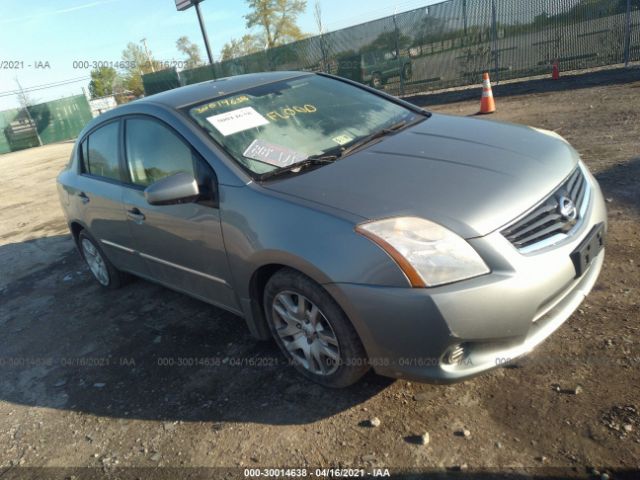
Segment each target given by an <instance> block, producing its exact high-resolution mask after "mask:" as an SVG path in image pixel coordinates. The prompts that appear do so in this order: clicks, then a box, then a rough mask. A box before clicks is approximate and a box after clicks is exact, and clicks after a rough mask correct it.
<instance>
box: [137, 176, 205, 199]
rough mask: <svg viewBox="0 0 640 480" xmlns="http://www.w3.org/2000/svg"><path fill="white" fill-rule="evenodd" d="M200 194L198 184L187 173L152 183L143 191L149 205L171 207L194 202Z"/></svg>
mask: <svg viewBox="0 0 640 480" xmlns="http://www.w3.org/2000/svg"><path fill="white" fill-rule="evenodd" d="M199 194H200V190H199V189H198V183H197V182H196V179H195V178H193V176H192V175H189V174H188V173H176V174H175V175H170V176H168V177H165V178H163V179H162V180H158V181H157V182H155V183H152V184H151V185H149V186H148V187H147V188H145V190H144V197H145V198H146V199H147V202H149V204H151V205H173V204H176V203H185V202H190V201H193V200H195V199H196V198H197V197H198V195H199Z"/></svg>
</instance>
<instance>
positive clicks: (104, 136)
mask: <svg viewBox="0 0 640 480" xmlns="http://www.w3.org/2000/svg"><path fill="white" fill-rule="evenodd" d="M120 130H121V124H120V121H119V120H114V121H112V122H109V123H106V124H103V125H101V126H99V127H98V128H96V129H95V130H92V131H91V132H90V133H89V134H88V135H87V136H85V138H84V139H83V140H82V142H81V143H80V147H79V157H80V172H79V173H80V175H79V176H78V180H77V183H76V184H75V189H74V191H73V192H70V193H71V194H70V201H71V202H73V206H72V208H74V210H75V211H76V212H77V216H78V218H80V219H82V221H83V223H84V224H85V225H86V226H87V228H88V230H89V233H90V235H91V236H92V237H94V239H95V240H96V241H97V242H99V244H100V246H101V247H102V249H103V250H104V252H105V253H106V255H107V257H108V258H109V260H111V262H112V263H113V264H114V265H115V266H116V267H117V268H119V269H121V270H127V271H130V272H133V273H138V274H145V266H144V263H143V262H142V261H141V259H140V258H139V257H137V256H136V255H135V254H134V251H133V249H132V239H131V234H130V231H129V227H128V225H127V221H126V217H125V211H124V207H123V205H122V192H123V174H124V169H123V164H122V158H121V154H120V148H119V144H120V137H121V131H120Z"/></svg>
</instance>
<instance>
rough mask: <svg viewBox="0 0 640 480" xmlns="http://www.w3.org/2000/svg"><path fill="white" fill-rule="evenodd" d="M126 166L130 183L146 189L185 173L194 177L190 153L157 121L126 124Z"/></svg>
mask: <svg viewBox="0 0 640 480" xmlns="http://www.w3.org/2000/svg"><path fill="white" fill-rule="evenodd" d="M125 137H126V140H125V146H126V152H127V165H128V169H129V175H130V176H131V181H132V182H133V183H135V184H136V185H141V186H144V187H146V186H147V185H151V184H152V183H153V182H157V181H158V180H161V179H163V178H165V177H168V176H170V175H174V174H176V173H180V172H184V173H188V174H190V175H192V176H194V177H195V174H194V167H193V165H194V157H193V154H192V152H191V149H190V148H189V147H188V146H187V145H186V144H185V143H184V142H183V141H182V140H181V139H180V138H179V137H178V136H177V135H176V134H175V133H173V132H172V131H171V130H170V129H168V128H167V127H164V126H162V125H161V124H160V123H158V122H156V121H154V120H146V119H142V118H132V119H130V120H127V122H126V124H125Z"/></svg>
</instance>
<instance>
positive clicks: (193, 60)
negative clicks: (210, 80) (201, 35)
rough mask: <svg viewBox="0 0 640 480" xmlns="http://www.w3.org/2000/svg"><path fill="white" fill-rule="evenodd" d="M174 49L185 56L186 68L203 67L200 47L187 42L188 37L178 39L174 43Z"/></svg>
mask: <svg viewBox="0 0 640 480" xmlns="http://www.w3.org/2000/svg"><path fill="white" fill-rule="evenodd" d="M176 48H177V49H178V51H180V52H182V53H184V54H185V55H186V56H187V61H186V63H185V65H186V67H187V68H195V67H199V66H201V65H203V62H202V56H201V55H200V47H198V45H196V44H195V43H193V42H191V41H189V38H188V37H180V38H179V39H178V40H177V41H176Z"/></svg>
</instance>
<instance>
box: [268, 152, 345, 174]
mask: <svg viewBox="0 0 640 480" xmlns="http://www.w3.org/2000/svg"><path fill="white" fill-rule="evenodd" d="M337 159H338V155H326V154H320V155H312V156H310V157H308V158H305V159H304V160H302V161H301V162H297V163H292V164H291V165H287V166H286V167H280V168H276V169H275V170H271V171H270V172H266V173H263V174H262V175H260V180H266V179H267V178H271V177H275V176H276V175H280V174H282V173H286V172H291V171H293V170H298V169H303V168H305V167H308V166H309V165H325V164H327V163H333V162H335V161H336V160H337Z"/></svg>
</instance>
